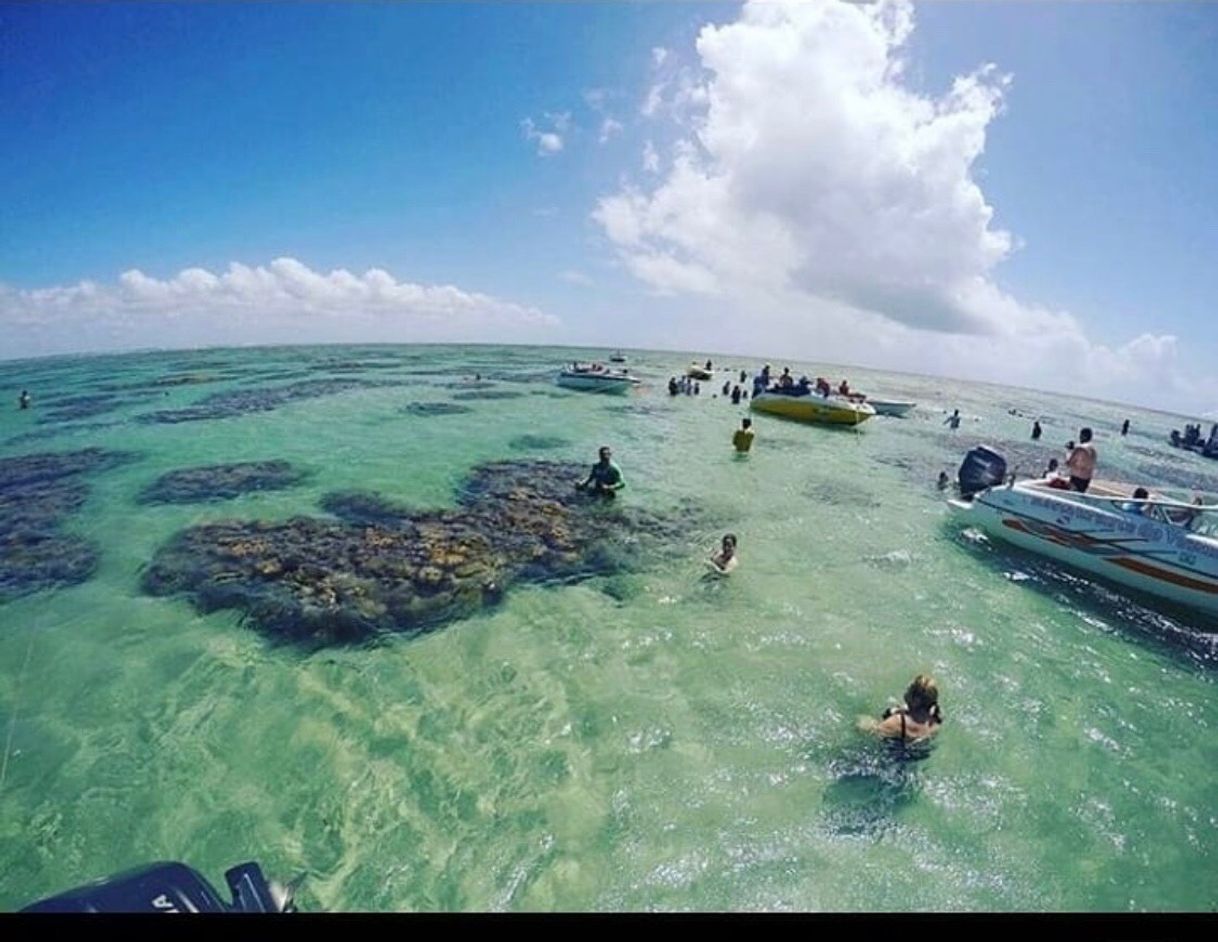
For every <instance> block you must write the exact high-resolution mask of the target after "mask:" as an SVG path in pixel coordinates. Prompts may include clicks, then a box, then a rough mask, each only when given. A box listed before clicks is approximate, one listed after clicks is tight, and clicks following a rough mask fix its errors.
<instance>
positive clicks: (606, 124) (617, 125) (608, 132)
mask: <svg viewBox="0 0 1218 942" xmlns="http://www.w3.org/2000/svg"><path fill="white" fill-rule="evenodd" d="M621 133H622V122H621V121H617V120H615V119H614V118H605V119H604V120H603V121H602V122H601V132H600V134H599V136H598V137H597V140H598V141H599V142H600V143H602V144H604V143H605V142H606V141H608V140H609V139H610V138H611V137H613V136H614V135H616V134H621Z"/></svg>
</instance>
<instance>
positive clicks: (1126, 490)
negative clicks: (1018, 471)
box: [948, 480, 1218, 617]
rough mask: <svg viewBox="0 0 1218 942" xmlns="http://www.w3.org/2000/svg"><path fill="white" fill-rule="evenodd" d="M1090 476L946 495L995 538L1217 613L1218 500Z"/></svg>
mask: <svg viewBox="0 0 1218 942" xmlns="http://www.w3.org/2000/svg"><path fill="white" fill-rule="evenodd" d="M1132 492H1133V488H1132V487H1128V486H1126V485H1117V484H1112V483H1107V482H1104V483H1101V482H1092V485H1091V487H1090V489H1089V490H1088V491H1087V493H1085V494H1080V493H1078V492H1077V491H1071V490H1063V489H1059V488H1055V487H1050V486H1049V482H1048V480H1027V481H1018V482H1012V483H1009V484H1005V485H1001V484H999V485H994V486H992V487H988V488H986V489H985V490H982V491H980V492H979V493H977V494H976V495H975V496H974V497H973V498H972V499H971V500H969V499H956V500H950V501H948V503H949V504H950V505H951V507H952V509H953V510H954V511H956V513H957V514H958V516H959V517H960V518H961V519H962V520H963V521H964V522H966V523H968V524H970V525H972V526H974V527H976V528H977V529H978V530H981V531H982V532H983V533H986V534H988V535H989V536H991V537H994V538H995V539H1000V540H1005V541H1006V542H1008V543H1011V544H1013V545H1015V546H1018V547H1020V548H1022V549H1025V550H1028V551H1030V552H1033V553H1038V554H1040V555H1042V556H1047V557H1049V558H1050V559H1053V560H1056V561H1057V562H1060V563H1062V564H1064V565H1066V566H1070V567H1072V568H1074V569H1081V570H1083V571H1084V572H1088V573H1091V574H1093V575H1096V576H1099V577H1101V578H1102V579H1105V580H1107V581H1110V582H1115V583H1118V584H1120V585H1123V586H1127V587H1128V588H1131V589H1136V590H1137V591H1139V592H1142V593H1145V594H1147V595H1150V596H1155V597H1157V598H1159V599H1164V600H1166V601H1169V602H1172V603H1174V604H1176V605H1180V606H1183V607H1185V608H1189V609H1193V610H1195V611H1199V612H1203V613H1205V614H1206V615H1209V616H1211V617H1214V616H1218V505H1197V504H1187V503H1183V502H1181V501H1176V500H1170V499H1167V498H1163V497H1159V496H1155V495H1152V496H1151V497H1149V498H1146V499H1143V500H1135V499H1134V498H1132V497H1130V496H1129V495H1130V494H1131V493H1132Z"/></svg>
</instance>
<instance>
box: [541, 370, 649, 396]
mask: <svg viewBox="0 0 1218 942" xmlns="http://www.w3.org/2000/svg"><path fill="white" fill-rule="evenodd" d="M554 382H555V383H556V384H558V385H559V386H562V387H563V388H564V389H578V390H580V391H581V392H596V393H609V394H611V395H619V396H620V395H623V394H625V393H628V392H630V390H631V389H633V388H634V387H635V386H637V385H638V384H639V381H638V380H637V379H635V378H634V377H632V376H579V375H577V374H572V373H561V374H559V376H558V379H556V380H555V381H554Z"/></svg>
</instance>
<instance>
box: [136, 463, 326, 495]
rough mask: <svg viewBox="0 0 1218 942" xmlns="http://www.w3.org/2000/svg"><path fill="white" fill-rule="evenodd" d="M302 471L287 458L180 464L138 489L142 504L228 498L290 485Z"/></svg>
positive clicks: (299, 476) (298, 479) (301, 478)
mask: <svg viewBox="0 0 1218 942" xmlns="http://www.w3.org/2000/svg"><path fill="white" fill-rule="evenodd" d="M304 476H305V475H304V472H303V471H299V470H297V469H296V468H293V467H292V466H291V465H290V464H289V463H288V462H286V461H240V462H236V463H233V464H211V465H201V466H199V467H194V468H179V469H178V470H176V471H170V472H169V473H167V474H162V475H161V476H160V477H159V478H157V479H156V480H155V481H153V482H152V483H151V484H149V485H148V486H147V487H146V488H144V490H143V491H141V492H140V495H139V498H138V499H139V502H140V503H141V504H194V503H200V502H203V501H215V500H229V499H230V498H233V497H239V496H240V495H242V494H248V493H250V492H252V491H273V490H281V489H283V488H285V487H292V486H294V485H296V484H299V483H300V482H301V481H302V480H303V479H304Z"/></svg>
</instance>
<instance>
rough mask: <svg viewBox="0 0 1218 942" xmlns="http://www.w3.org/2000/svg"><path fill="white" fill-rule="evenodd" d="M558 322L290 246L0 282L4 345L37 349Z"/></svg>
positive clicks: (502, 332)
mask: <svg viewBox="0 0 1218 942" xmlns="http://www.w3.org/2000/svg"><path fill="white" fill-rule="evenodd" d="M557 323H558V319H557V318H556V317H554V316H553V315H550V314H545V313H543V312H541V311H539V310H538V309H536V308H534V307H528V306H524V305H520V304H514V303H512V302H509V301H503V300H500V299H498V298H495V297H491V296H489V295H485V294H479V293H476V292H469V291H463V290H462V289H460V288H456V287H454V286H452V285H420V284H414V283H412V282H407V281H398V280H396V279H395V278H394V277H393V276H392V275H390V274H389V273H388V272H386V271H384V270H382V269H378V268H374V269H370V270H368V271H366V272H364V274H362V275H355V274H352V273H351V272H349V271H346V270H345V269H341V268H340V269H336V270H334V271H331V272H328V273H323V272H318V271H314V270H313V269H311V268H309V267H308V266H307V265H304V264H303V263H301V262H299V261H297V260H296V259H294V258H277V259H275V260H274V261H272V262H271V263H270V264H269V265H265V266H263V265H258V266H254V267H251V266H248V265H242V264H239V263H237V262H233V263H232V264H230V265H229V267H228V269H227V270H226V271H224V272H222V273H220V274H214V273H212V272H210V271H207V270H206V269H203V268H187V269H185V270H183V271H181V272H179V273H178V274H177V275H175V276H174V277H172V278H167V279H159V278H153V277H150V276H148V275H146V274H144V273H143V272H141V271H139V270H138V269H131V270H130V271H126V272H123V273H122V274H121V275H120V276H119V277H118V279H117V280H116V281H115V282H113V283H108V284H99V283H97V282H92V281H82V282H79V283H77V284H74V285H64V286H56V287H51V288H37V289H21V290H18V289H14V288H11V287H6V286H4V285H0V339H4V340H5V343H4V346H5V347H7V349H10V350H13V349H19V348H25V349H30V348H31V347H33V348H35V349H37V351H38V352H40V353H60V352H77V351H80V350H82V349H97V348H123V347H132V346H139V345H141V343H142V344H144V345H157V346H160V345H165V344H168V345H175V344H179V343H192V342H193V343H209V344H211V343H220V342H226V343H252V342H261V343H265V342H280V343H284V342H298V341H299V340H300V339H302V337H303V338H304V339H310V340H312V339H326V340H334V341H339V340H344V339H355V338H359V339H363V340H386V341H389V340H394V339H397V340H408V341H429V340H430V341H435V340H453V339H462V340H470V341H474V340H485V339H487V338H488V337H494V338H497V339H501V340H505V341H507V340H511V339H512V338H514V337H519V336H520V335H521V331H522V330H523V331H528V330H534V331H540V330H544V329H545V328H549V327H553V326H554V325H556V324H557ZM9 332H11V336H10V337H5V336H4V334H5V333H9ZM530 336H542V335H541V334H531V335H530ZM18 341H19V342H20V347H19V345H18Z"/></svg>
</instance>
